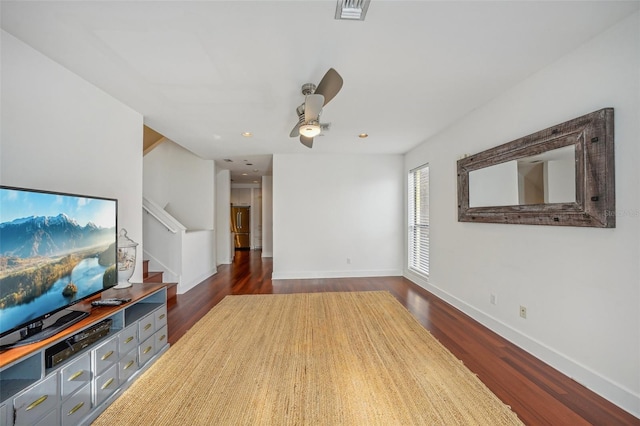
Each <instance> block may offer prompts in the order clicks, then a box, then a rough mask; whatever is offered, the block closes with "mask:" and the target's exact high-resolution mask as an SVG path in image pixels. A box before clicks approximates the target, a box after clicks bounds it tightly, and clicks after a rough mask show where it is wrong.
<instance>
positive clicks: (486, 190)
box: [469, 145, 576, 207]
mask: <svg viewBox="0 0 640 426" xmlns="http://www.w3.org/2000/svg"><path fill="white" fill-rule="evenodd" d="M575 201H576V148H575V145H567V146H564V147H562V148H558V149H553V150H550V151H546V152H543V153H542V154H538V155H533V156H528V157H523V158H518V159H516V160H512V161H506V162H504V163H499V164H495V165H492V166H489V167H485V168H481V169H478V170H473V171H471V172H469V207H489V206H517V205H530V204H549V203H573V202H575Z"/></svg>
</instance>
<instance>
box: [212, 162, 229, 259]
mask: <svg viewBox="0 0 640 426" xmlns="http://www.w3.org/2000/svg"><path fill="white" fill-rule="evenodd" d="M215 200H216V207H215V212H216V256H217V264H218V265H221V264H225V265H228V264H230V263H231V262H232V261H233V250H232V245H233V241H231V219H230V217H229V215H230V211H229V208H230V206H231V172H230V171H229V170H227V169H220V170H217V171H216V195H215Z"/></svg>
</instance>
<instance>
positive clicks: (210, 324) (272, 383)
mask: <svg viewBox="0 0 640 426" xmlns="http://www.w3.org/2000/svg"><path fill="white" fill-rule="evenodd" d="M94 424H95V425H108V426H113V425H155V426H157V425H358V426H360V425H385V426H388V425H473V424H477V425H492V426H495V425H514V424H521V423H520V421H519V420H518V418H517V416H516V415H515V413H513V412H512V411H511V410H510V409H509V407H508V406H506V405H505V404H504V403H502V402H501V401H500V400H499V399H498V398H497V397H496V396H495V395H494V394H493V393H491V391H489V389H487V388H486V386H485V385H484V384H483V383H482V382H481V381H480V380H479V379H478V378H477V377H476V376H475V375H474V374H473V373H472V372H471V371H469V370H468V369H467V368H466V367H465V366H464V365H463V364H462V362H461V361H459V360H458V359H456V358H455V357H454V356H453V355H452V354H451V353H450V352H449V351H448V350H447V349H446V348H444V347H443V346H442V345H441V344H440V343H439V342H438V341H437V340H436V339H435V338H434V337H433V336H431V334H430V333H429V332H428V331H427V330H426V329H425V328H424V327H422V325H421V324H420V323H418V322H417V320H416V319H415V318H414V317H413V316H412V315H411V314H410V313H409V312H408V311H407V310H406V309H405V308H404V307H403V306H402V305H401V304H400V303H399V302H398V301H396V300H395V299H394V298H393V296H391V295H390V294H389V293H387V292H378V291H375V292H352V293H349V292H344V293H313V294H287V295H246V296H227V297H226V298H225V299H224V300H223V301H222V302H220V303H219V304H218V305H217V306H216V307H214V308H213V309H212V310H211V311H210V312H209V313H207V315H206V316H204V317H203V318H202V319H201V320H200V321H199V322H198V323H197V324H196V325H195V326H194V327H193V328H192V329H191V330H189V331H188V332H187V333H186V334H185V335H184V336H183V337H182V338H181V339H180V340H179V341H178V342H177V343H176V344H175V345H173V346H172V347H171V348H170V349H169V350H168V351H167V352H166V353H165V354H164V355H163V356H162V357H161V358H160V359H159V360H158V361H157V362H156V363H155V364H154V365H153V366H152V367H151V368H150V369H149V370H148V371H146V372H145V373H144V374H143V375H142V376H141V377H140V378H139V379H138V380H137V381H136V382H135V383H134V384H133V385H132V386H131V387H130V388H129V389H128V390H127V391H125V392H124V393H123V394H122V395H121V396H120V397H119V398H118V399H117V400H116V401H115V402H114V403H113V404H112V405H111V406H110V407H109V408H107V410H105V411H104V412H103V413H102V414H101V416H100V417H98V419H96V421H95V422H94Z"/></svg>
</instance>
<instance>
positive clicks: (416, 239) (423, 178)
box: [407, 164, 429, 276]
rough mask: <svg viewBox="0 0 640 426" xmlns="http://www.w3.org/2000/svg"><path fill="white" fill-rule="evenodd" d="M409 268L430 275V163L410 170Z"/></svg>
mask: <svg viewBox="0 0 640 426" xmlns="http://www.w3.org/2000/svg"><path fill="white" fill-rule="evenodd" d="M408 189H409V191H408V192H409V194H408V197H407V199H408V200H409V203H408V204H409V205H408V211H409V220H408V223H409V265H408V266H409V269H412V270H414V271H416V272H418V273H420V274H423V275H427V276H428V275H429V165H428V164H425V165H423V166H420V167H418V168H417V169H414V170H411V171H410V172H409V185H408Z"/></svg>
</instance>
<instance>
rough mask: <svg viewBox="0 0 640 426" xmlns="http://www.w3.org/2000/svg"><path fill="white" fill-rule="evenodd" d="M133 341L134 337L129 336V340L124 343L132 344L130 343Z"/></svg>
mask: <svg viewBox="0 0 640 426" xmlns="http://www.w3.org/2000/svg"><path fill="white" fill-rule="evenodd" d="M132 340H133V336H129V337H127V340H125V341H124V343H125V344H126V343H129V342H130V341H132Z"/></svg>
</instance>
